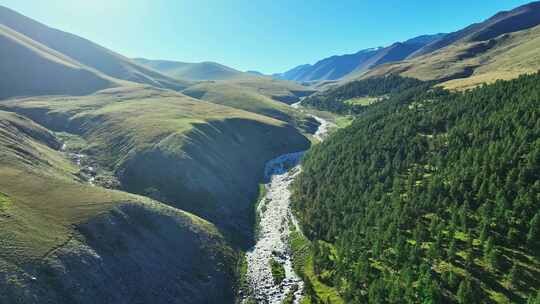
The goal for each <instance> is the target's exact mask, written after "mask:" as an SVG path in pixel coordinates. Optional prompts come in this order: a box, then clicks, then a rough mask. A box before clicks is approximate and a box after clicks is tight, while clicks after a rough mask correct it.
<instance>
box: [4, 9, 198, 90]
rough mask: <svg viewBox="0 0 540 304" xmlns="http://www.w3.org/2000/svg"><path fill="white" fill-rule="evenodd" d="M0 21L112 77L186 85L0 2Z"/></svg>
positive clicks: (174, 86) (171, 86) (160, 84)
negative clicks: (4, 5)
mask: <svg viewBox="0 0 540 304" xmlns="http://www.w3.org/2000/svg"><path fill="white" fill-rule="evenodd" d="M0 24H1V25H4V26H5V27H8V28H10V29H11V30H13V31H15V32H18V33H20V34H22V35H24V36H26V37H28V38H30V39H32V40H34V41H36V42H37V43H39V44H41V45H44V46H46V47H47V48H49V49H52V50H55V51H56V52H58V53H61V54H63V55H65V56H67V57H69V58H71V59H72V60H74V61H77V62H79V63H80V64H81V65H85V66H87V67H89V68H92V69H94V70H97V71H99V72H100V73H102V74H105V75H108V76H110V77H113V78H117V79H122V80H127V81H132V82H138V83H143V84H149V85H153V86H156V87H163V88H169V89H175V90H180V89H183V88H185V87H186V86H187V85H189V83H188V82H186V81H181V80H176V79H173V78H171V77H168V76H165V75H163V74H160V73H159V72H156V71H154V70H152V69H148V68H146V67H143V66H140V65H138V64H136V63H135V62H133V61H132V60H131V59H129V58H126V57H124V56H122V55H119V54H117V53H115V52H113V51H110V50H108V49H106V48H104V47H102V46H99V45H97V44H95V43H93V42H91V41H88V40H86V39H84V38H81V37H78V36H76V35H73V34H69V33H66V32H62V31H59V30H56V29H53V28H50V27H48V26H46V25H44V24H41V23H39V22H36V21H34V20H32V19H30V18H27V17H25V16H23V15H21V14H19V13H17V12H15V11H12V10H10V9H9V8H6V7H3V6H0ZM16 55H17V53H12V54H10V57H13V56H16ZM20 86H24V84H20Z"/></svg>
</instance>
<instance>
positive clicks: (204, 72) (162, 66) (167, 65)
mask: <svg viewBox="0 0 540 304" xmlns="http://www.w3.org/2000/svg"><path fill="white" fill-rule="evenodd" d="M134 61H135V62H137V63H139V64H141V65H144V66H146V67H149V68H151V69H154V70H156V71H159V72H161V73H163V74H165V75H168V76H170V77H173V78H176V79H187V80H193V81H201V80H227V79H233V78H237V77H246V76H248V75H247V74H246V73H243V72H240V71H238V70H235V69H233V68H230V67H228V66H224V65H222V64H219V63H216V62H200V63H190V62H179V61H170V60H148V59H144V58H136V59H134Z"/></svg>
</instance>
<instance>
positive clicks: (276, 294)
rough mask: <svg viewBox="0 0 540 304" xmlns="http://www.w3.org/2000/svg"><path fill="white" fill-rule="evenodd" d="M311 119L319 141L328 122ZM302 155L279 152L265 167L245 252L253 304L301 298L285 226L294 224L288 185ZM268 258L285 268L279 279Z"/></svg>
mask: <svg viewBox="0 0 540 304" xmlns="http://www.w3.org/2000/svg"><path fill="white" fill-rule="evenodd" d="M314 118H315V119H316V120H317V121H318V122H319V123H320V124H321V125H320V126H319V128H318V130H317V132H316V133H315V134H314V137H315V138H317V139H318V140H323V139H324V136H325V135H326V134H327V132H328V129H329V126H330V125H331V124H330V123H329V122H327V121H326V120H324V119H322V118H319V117H315V116H314ZM303 154H304V152H296V153H290V154H285V155H282V156H280V157H278V158H275V159H273V160H271V161H269V162H268V163H267V165H266V168H265V176H266V178H267V180H268V181H269V182H268V183H267V184H266V193H265V195H264V197H263V198H262V200H261V201H260V202H259V205H258V207H257V213H258V216H259V219H260V220H259V230H258V236H257V237H258V238H257V243H256V244H255V246H254V247H253V248H252V249H251V250H250V251H248V252H247V253H246V259H247V263H248V271H247V280H248V284H249V287H250V291H251V292H250V297H251V298H252V299H253V300H255V302H256V303H261V304H263V303H264V304H281V303H282V302H283V300H284V299H285V297H286V296H287V295H289V294H294V300H293V302H294V303H300V300H301V298H302V294H303V287H304V282H303V281H302V280H301V279H300V277H298V275H297V274H296V273H295V272H294V270H293V267H292V257H291V252H290V248H289V246H288V238H289V234H290V229H289V228H290V227H289V225H290V224H291V223H293V224H295V223H296V220H295V218H294V215H293V214H292V212H291V209H290V196H291V193H290V191H289V186H290V185H291V183H292V182H293V181H294V179H295V178H296V176H297V175H298V174H299V173H300V171H301V167H300V165H299V163H300V159H301V157H302V155H303ZM272 260H274V261H276V262H278V263H279V264H281V265H282V266H283V269H284V270H285V278H284V279H283V280H282V281H281V282H275V280H274V277H273V275H272V271H271V267H270V263H271V261H272ZM246 299H247V298H246Z"/></svg>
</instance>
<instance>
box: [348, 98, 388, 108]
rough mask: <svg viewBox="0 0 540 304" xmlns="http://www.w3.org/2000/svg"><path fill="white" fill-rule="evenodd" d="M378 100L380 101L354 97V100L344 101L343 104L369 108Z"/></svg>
mask: <svg viewBox="0 0 540 304" xmlns="http://www.w3.org/2000/svg"><path fill="white" fill-rule="evenodd" d="M379 100H381V98H380V97H370V96H364V97H356V98H351V99H348V100H345V101H344V103H346V104H350V105H360V106H369V105H372V104H374V103H376V102H378V101H379Z"/></svg>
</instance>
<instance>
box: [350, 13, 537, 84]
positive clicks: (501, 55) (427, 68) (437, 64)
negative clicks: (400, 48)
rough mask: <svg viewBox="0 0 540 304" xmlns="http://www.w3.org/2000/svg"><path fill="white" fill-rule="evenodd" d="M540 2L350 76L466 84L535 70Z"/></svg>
mask: <svg viewBox="0 0 540 304" xmlns="http://www.w3.org/2000/svg"><path fill="white" fill-rule="evenodd" d="M539 46H540V2H533V3H530V4H527V5H524V6H521V7H518V8H516V9H514V10H511V11H508V12H501V13H498V14H496V15H494V16H493V17H491V18H489V19H487V20H486V21H484V22H481V23H478V24H473V25H471V26H468V27H466V28H464V29H462V30H460V31H457V32H454V33H450V34H448V35H447V36H445V37H443V38H441V39H439V40H437V41H434V42H432V43H430V44H428V45H426V46H425V47H424V48H422V49H419V50H418V51H417V52H415V53H413V54H411V56H409V58H407V59H406V60H404V61H401V62H395V63H390V64H386V65H381V66H378V67H375V68H373V69H372V70H370V71H368V72H365V73H361V74H354V75H351V77H349V80H351V79H357V78H367V77H373V76H381V75H388V74H400V75H402V76H407V77H414V78H417V79H421V80H435V81H439V82H443V85H444V86H445V87H447V88H451V89H466V88H470V87H474V86H477V85H479V84H482V83H490V82H493V81H495V80H497V79H512V78H516V77H517V76H519V75H521V74H523V73H534V72H536V71H537V70H538V69H540V61H539V60H538V58H540V52H539V51H538V50H539V49H540V48H539Z"/></svg>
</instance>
